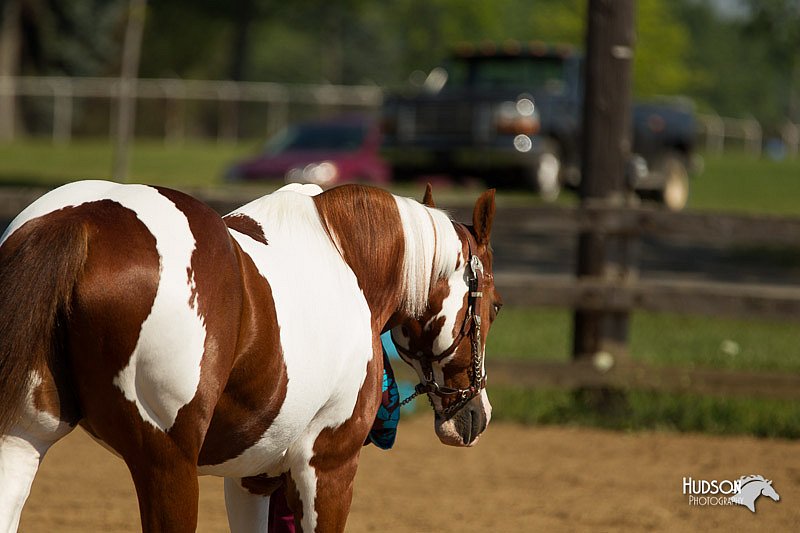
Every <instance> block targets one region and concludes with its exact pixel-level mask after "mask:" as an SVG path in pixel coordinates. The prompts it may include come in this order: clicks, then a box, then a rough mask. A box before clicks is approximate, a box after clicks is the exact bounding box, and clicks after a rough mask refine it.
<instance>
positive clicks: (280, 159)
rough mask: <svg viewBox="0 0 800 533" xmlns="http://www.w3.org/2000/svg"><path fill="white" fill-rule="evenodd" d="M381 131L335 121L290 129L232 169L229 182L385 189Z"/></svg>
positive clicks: (353, 119) (365, 123)
mask: <svg viewBox="0 0 800 533" xmlns="http://www.w3.org/2000/svg"><path fill="white" fill-rule="evenodd" d="M380 144H381V138H380V128H379V126H378V123H377V121H376V120H374V119H370V118H367V117H362V116H347V117H338V118H333V119H327V120H320V121H313V122H304V123H301V124H295V125H293V126H290V127H288V128H287V129H285V130H284V131H282V132H281V133H279V134H278V135H276V136H275V137H273V138H272V139H270V140H269V141H268V142H267V144H266V145H265V147H264V151H263V152H262V153H261V154H259V155H257V156H255V157H253V158H251V159H247V160H245V161H242V162H240V163H237V164H235V165H233V166H232V167H230V168H229V169H228V171H227V172H226V174H225V179H226V180H227V181H254V180H273V179H278V180H283V181H285V182H287V183H316V184H317V185H320V186H322V187H331V186H333V185H337V184H339V183H344V182H369V183H377V184H385V183H387V182H388V181H389V167H388V165H387V164H386V163H385V162H384V161H383V159H381V157H380V155H379V149H380Z"/></svg>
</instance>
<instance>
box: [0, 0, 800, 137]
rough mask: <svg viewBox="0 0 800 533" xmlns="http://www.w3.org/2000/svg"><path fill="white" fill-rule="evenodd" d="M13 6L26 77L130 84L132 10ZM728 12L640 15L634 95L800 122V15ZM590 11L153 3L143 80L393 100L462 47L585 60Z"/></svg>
mask: <svg viewBox="0 0 800 533" xmlns="http://www.w3.org/2000/svg"><path fill="white" fill-rule="evenodd" d="M7 1H16V2H21V3H22V5H23V15H24V16H23V28H22V29H23V35H24V46H22V48H21V49H22V54H23V57H22V62H21V67H20V70H21V71H22V72H25V73H32V74H71V75H81V76H85V75H114V74H116V73H117V72H118V69H119V59H118V57H119V48H120V42H121V39H122V35H123V33H124V32H123V29H124V23H125V20H124V17H125V12H126V9H125V7H126V6H127V0H71V1H70V2H63V1H61V0H7ZM719 5H721V4H720V3H719V2H712V0H639V1H638V2H637V15H636V21H637V43H636V50H635V63H634V71H633V74H634V94H635V95H636V96H637V97H644V98H646V97H650V96H655V95H677V94H680V95H688V96H690V97H692V98H693V99H695V101H696V102H698V105H699V106H700V107H701V108H706V109H709V110H716V111H717V112H719V113H720V114H724V115H734V116H742V115H748V114H752V115H755V116H756V117H757V118H759V119H760V120H764V121H768V122H774V123H778V122H780V121H781V120H782V119H783V117H786V116H787V114H790V115H792V116H793V117H794V120H795V121H797V120H800V116H798V115H800V97H799V96H798V94H797V93H798V90H800V2H798V1H797V0H738V1H737V2H735V3H731V4H726V5H728V6H729V7H730V6H732V5H736V6H739V8H738V9H736V10H731V9H724V10H722V11H720V9H719ZM586 11H587V0H494V1H493V2H477V1H468V2H465V1H463V0H404V1H403V2H369V1H367V0H294V1H292V2H274V1H270V0H238V1H234V2H231V1H229V0H158V1H156V0H151V1H150V2H149V3H148V16H147V23H146V29H145V37H144V45H143V51H142V60H141V75H142V76H147V77H161V76H178V77H185V78H211V79H223V78H231V79H245V80H256V81H279V82H311V83H319V82H330V83H344V84H356V83H375V84H379V85H387V86H394V85H397V84H402V83H405V82H406V80H407V78H408V76H409V74H410V73H411V72H413V71H416V70H422V71H427V70H429V69H431V68H433V67H434V66H435V65H437V64H438V63H440V62H441V61H442V60H443V59H444V58H445V57H446V55H447V54H448V51H449V50H450V49H451V48H452V47H453V46H454V45H455V44H457V43H459V42H463V41H468V42H472V43H480V42H482V41H487V40H488V41H492V42H495V43H502V42H503V41H505V40H508V39H514V40H517V41H522V42H527V41H534V40H537V41H545V42H554V43H568V44H572V45H574V46H576V47H578V48H580V47H581V46H582V43H583V40H584V38H585V27H586V21H585V17H586Z"/></svg>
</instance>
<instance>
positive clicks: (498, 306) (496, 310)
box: [494, 303, 503, 315]
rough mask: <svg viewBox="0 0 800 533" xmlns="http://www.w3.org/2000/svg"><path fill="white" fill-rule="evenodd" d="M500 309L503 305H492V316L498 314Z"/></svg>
mask: <svg viewBox="0 0 800 533" xmlns="http://www.w3.org/2000/svg"><path fill="white" fill-rule="evenodd" d="M502 308H503V304H501V303H496V304H494V314H495V315H497V314H498V313H499V312H500V309H502Z"/></svg>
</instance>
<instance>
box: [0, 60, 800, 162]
mask: <svg viewBox="0 0 800 533" xmlns="http://www.w3.org/2000/svg"><path fill="white" fill-rule="evenodd" d="M129 90H130V94H132V95H133V96H134V97H135V98H136V100H137V107H138V113H137V119H136V124H137V134H138V135H140V136H146V137H151V138H161V139H164V141H165V142H168V143H169V142H181V141H182V140H183V139H185V138H193V137H195V138H196V137H199V138H208V137H211V138H216V139H218V140H220V141H229V142H236V141H237V140H239V139H253V138H258V139H263V138H264V137H266V136H268V135H271V134H273V133H275V132H276V131H278V130H279V129H281V128H282V127H284V126H286V125H287V124H288V123H290V122H292V121H295V120H301V119H308V118H313V117H318V116H320V115H329V114H334V113H340V112H348V111H361V112H366V113H377V112H378V110H379V108H380V105H381V102H382V101H383V94H384V89H383V88H381V87H378V86H376V85H362V86H351V85H348V86H343V85H287V84H280V83H261V82H233V81H210V80H183V79H140V80H136V81H135V82H134V83H133V85H132V87H130V88H129ZM123 92H124V91H123V88H122V81H121V80H120V79H119V78H70V77H35V76H21V77H0V98H2V96H4V95H14V96H15V97H16V100H17V108H18V110H17V113H16V115H17V120H16V122H17V123H18V124H17V128H16V129H17V130H19V129H20V124H25V128H24V131H25V133H27V134H33V135H37V136H50V137H52V139H53V141H54V142H56V143H67V142H69V141H70V140H71V139H72V137H73V136H95V137H96V136H103V135H113V133H114V131H115V127H114V126H115V121H116V102H117V101H118V99H119V98H120V95H121V94H123ZM126 94H127V93H126ZM697 121H698V135H699V137H700V142H701V144H700V145H699V146H704V147H705V149H706V151H707V152H708V153H712V154H718V153H722V152H723V151H725V150H726V149H737V150H742V149H744V150H745V151H746V152H748V153H751V154H753V155H760V154H761V150H762V147H763V145H764V133H763V129H762V127H761V124H759V123H758V121H756V120H755V119H753V118H744V119H741V118H730V117H720V116H718V115H714V114H698V115H697ZM4 130H6V131H11V132H13V131H14V130H15V128H13V127H12V128H10V129H4ZM778 138H779V139H780V142H781V145H780V146H781V150H783V152H784V153H783V154H782V155H786V156H789V157H796V156H797V154H798V150H799V147H800V127H799V126H798V125H797V124H793V123H791V122H788V121H787V122H785V123H784V125H783V126H782V128H781V131H780V133H779V135H778V137H776V139H778Z"/></svg>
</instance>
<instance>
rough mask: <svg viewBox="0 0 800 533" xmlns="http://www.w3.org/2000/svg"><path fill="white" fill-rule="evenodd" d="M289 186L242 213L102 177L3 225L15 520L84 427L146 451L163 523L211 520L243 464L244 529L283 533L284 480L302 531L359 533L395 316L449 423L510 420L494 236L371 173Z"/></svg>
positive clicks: (178, 525) (6, 441)
mask: <svg viewBox="0 0 800 533" xmlns="http://www.w3.org/2000/svg"><path fill="white" fill-rule="evenodd" d="M317 193H319V190H317V189H314V188H313V187H312V188H311V190H309V188H308V186H290V187H287V188H285V190H280V191H278V192H275V193H273V194H271V195H268V196H265V197H263V198H260V199H258V200H255V201H253V202H251V203H249V204H247V205H245V206H244V207H241V208H240V209H237V210H236V211H234V212H233V213H231V214H229V215H227V216H226V217H224V218H221V217H219V216H218V215H217V214H216V213H214V212H213V211H212V210H211V209H210V208H209V207H207V206H206V205H205V204H203V203H201V202H199V201H197V200H195V199H193V198H191V197H189V196H186V195H184V194H182V193H179V192H176V191H173V190H168V189H163V188H157V187H149V186H143V185H120V184H115V183H110V182H104V181H83V182H76V183H72V184H69V185H65V186H63V187H60V188H58V189H56V190H54V191H51V192H50V193H48V194H46V195H45V196H43V197H42V198H40V199H39V200H37V201H36V202H34V203H33V204H32V205H31V206H29V207H28V208H27V209H25V210H24V211H23V212H22V213H21V214H20V215H19V216H18V217H17V218H16V219H15V220H14V221H13V222H12V223H11V225H10V226H9V227H8V229H7V230H6V232H5V233H4V234H3V236H2V239H1V240H0V531H14V530H16V528H17V527H18V524H19V518H20V513H21V511H22V507H23V505H24V503H25V500H26V498H27V496H28V493H29V491H30V487H31V483H32V482H33V478H34V476H35V474H36V471H37V469H38V467H39V464H40V462H41V460H42V458H43V457H44V455H45V452H46V451H47V450H48V448H49V447H50V446H51V445H52V444H53V443H55V442H56V441H57V440H59V439H60V438H62V437H64V436H65V435H66V434H67V433H69V432H70V431H71V430H72V429H73V428H74V427H75V426H76V425H77V424H80V425H81V426H82V427H83V428H84V429H85V430H86V431H88V432H89V433H90V434H91V435H92V436H93V437H94V438H95V439H97V440H98V441H99V442H101V443H102V444H103V445H104V446H105V447H107V448H109V449H110V450H112V451H113V452H114V453H116V454H117V455H119V456H120V457H121V458H122V459H123V460H124V461H125V463H126V464H127V466H128V468H129V470H130V472H131V476H132V478H133V482H134V484H135V487H136V492H137V495H138V499H139V508H140V513H141V521H142V528H143V529H144V530H145V531H194V530H195V528H196V524H197V505H198V502H197V498H198V494H197V491H198V483H197V476H198V474H200V475H216V476H223V477H225V503H226V506H227V510H228V517H229V523H230V526H231V529H232V530H233V531H258V530H260V531H265V529H266V528H265V524H266V519H267V510H268V503H269V494H271V492H272V491H273V490H274V489H275V488H276V487H277V486H279V485H280V484H281V483H285V484H286V488H287V490H286V492H287V495H288V500H289V503H290V506H291V507H292V510H293V512H294V514H295V517H296V522H297V525H298V526H299V527H300V528H302V530H304V531H341V530H343V529H344V525H345V521H346V519H347V514H348V511H349V507H350V501H351V497H352V488H353V479H354V476H355V473H356V467H357V463H358V458H359V452H360V449H361V446H362V444H363V443H364V441H365V438H366V437H367V434H368V432H369V430H370V426H371V424H372V422H373V420H374V417H375V414H376V411H377V409H378V406H379V403H380V397H381V379H382V365H383V362H382V357H381V344H380V340H379V336H380V334H381V332H382V331H386V330H388V329H390V328H393V329H392V332H393V336H394V338H395V341H396V343H397V344H398V345H399V348H400V350H401V353H402V354H403V355H404V358H405V359H406V360H407V361H408V362H409V363H411V364H412V365H413V366H414V367H415V368H416V369H417V371H418V373H419V375H420V379H421V384H420V385H418V391H419V392H425V393H428V395H429V397H430V398H431V402H432V404H433V406H434V411H435V429H436V433H437V434H438V435H439V438H440V439H441V440H442V441H443V442H445V443H447V444H452V445H458V446H469V445H471V444H473V443H474V442H475V440H476V439H477V438H478V435H479V434H480V433H481V432H482V431H483V430H484V429H485V427H486V425H487V423H488V422H489V419H490V416H491V407H490V405H489V401H488V398H487V396H486V391H485V390H484V385H485V374H484V369H483V353H484V345H485V337H486V333H487V332H488V329H489V326H490V324H491V322H492V320H493V319H494V316H495V314H496V311H497V309H498V308H499V302H498V300H499V297H498V296H497V294H496V293H495V290H494V283H493V278H492V268H491V264H492V257H491V251H490V248H489V233H490V229H491V225H492V219H493V216H494V209H495V207H494V192H493V191H488V192H486V193H484V194H483V195H482V196H481V197H480V199H479V200H478V201H477V203H476V205H475V209H474V215H473V224H472V226H471V227H467V226H462V225H460V224H457V223H454V222H452V221H451V220H450V219H449V218H448V217H447V216H446V215H445V214H444V213H443V212H441V211H439V210H437V209H434V208H433V207H432V205H433V202H432V200H431V198H430V189H429V190H428V192H427V193H426V203H427V204H428V206H424V205H421V204H419V203H417V202H415V201H413V200H409V199H405V198H399V197H396V196H393V195H391V194H389V193H387V192H385V191H382V190H379V189H373V188H367V187H362V186H342V187H339V188H336V189H332V190H329V191H327V192H324V193H320V194H317Z"/></svg>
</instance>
